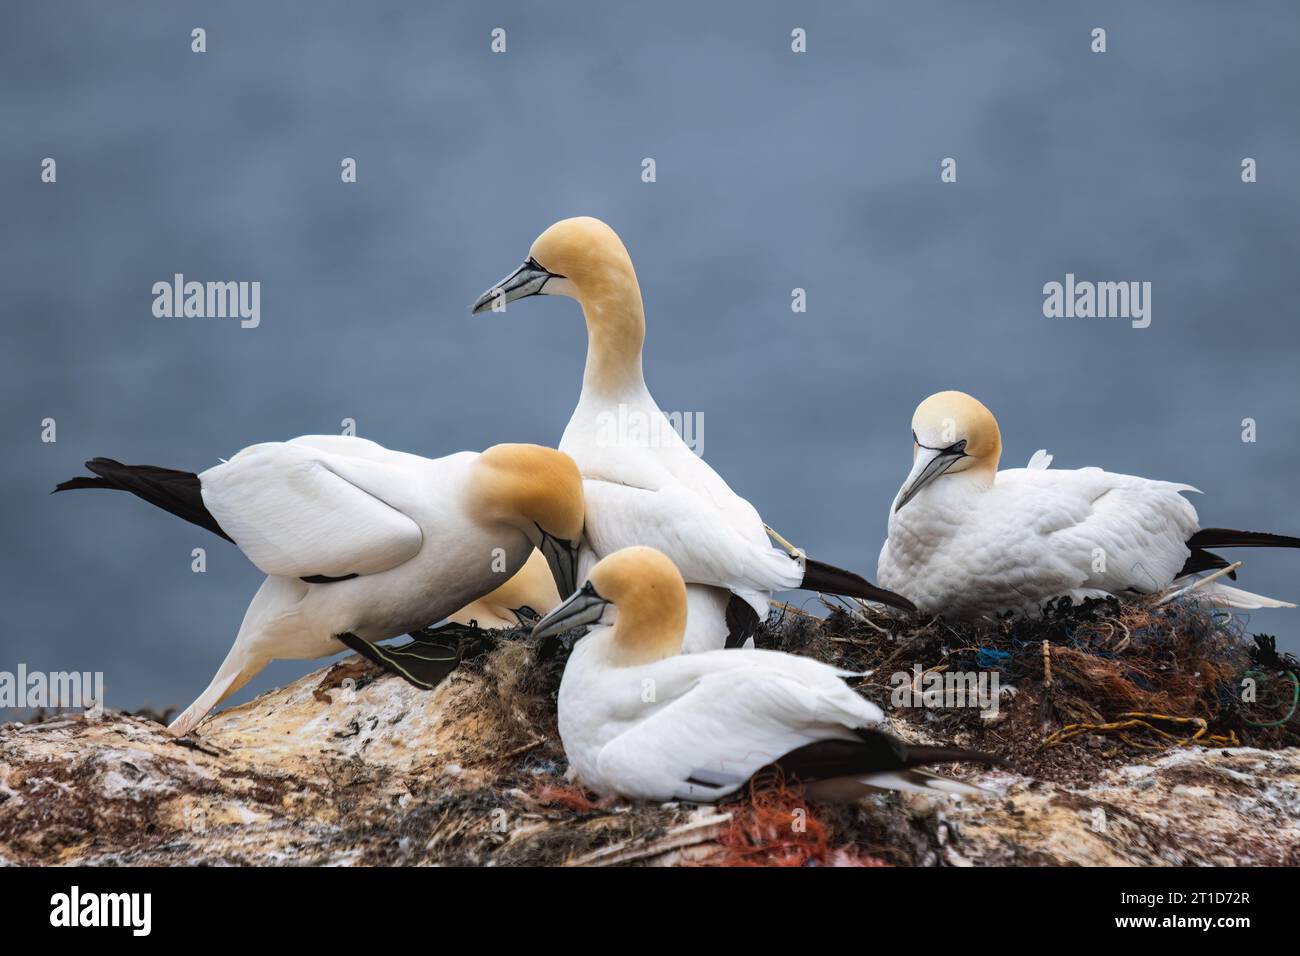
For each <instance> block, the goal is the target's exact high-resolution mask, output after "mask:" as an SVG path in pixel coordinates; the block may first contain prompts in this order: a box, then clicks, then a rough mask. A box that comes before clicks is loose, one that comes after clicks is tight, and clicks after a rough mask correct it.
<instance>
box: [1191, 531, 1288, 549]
mask: <svg viewBox="0 0 1300 956" xmlns="http://www.w3.org/2000/svg"><path fill="white" fill-rule="evenodd" d="M1187 546H1188V547H1189V548H1300V538H1293V537H1291V536H1290V535H1287V534H1269V533H1268V532H1267V531H1234V530H1233V529H1232V528H1202V529H1201V530H1200V531H1198V532H1196V534H1194V535H1192V536H1191V537H1190V538H1188V539H1187Z"/></svg>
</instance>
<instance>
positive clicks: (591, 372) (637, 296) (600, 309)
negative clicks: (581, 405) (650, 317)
mask: <svg viewBox="0 0 1300 956" xmlns="http://www.w3.org/2000/svg"><path fill="white" fill-rule="evenodd" d="M629 272H630V267H629ZM579 301H580V302H581V303H582V314H583V316H584V318H585V319H586V321H587V366H586V368H585V369H584V371H583V373H582V393H583V395H584V396H591V397H596V398H603V397H609V398H620V397H625V396H627V395H632V394H638V393H640V392H644V391H645V390H646V387H645V375H644V373H643V372H642V369H641V347H642V345H644V344H645V311H644V309H643V308H642V305H641V287H640V286H639V285H638V284H637V281H636V274H635V273H631V274H630V275H624V274H617V273H616V274H615V275H613V276H611V277H610V279H609V280H608V281H605V282H601V283H598V284H593V287H592V288H590V289H586V290H584V291H583V294H582V296H581V298H580V300H579Z"/></svg>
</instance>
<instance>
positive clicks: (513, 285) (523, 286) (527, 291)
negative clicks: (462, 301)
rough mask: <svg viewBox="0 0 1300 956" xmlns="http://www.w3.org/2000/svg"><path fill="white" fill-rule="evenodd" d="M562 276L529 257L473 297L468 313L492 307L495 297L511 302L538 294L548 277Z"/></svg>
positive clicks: (475, 312) (560, 277)
mask: <svg viewBox="0 0 1300 956" xmlns="http://www.w3.org/2000/svg"><path fill="white" fill-rule="evenodd" d="M562 278H564V276H560V275H556V274H555V273H554V272H548V271H547V270H545V269H543V268H542V267H541V266H540V265H538V263H537V260H536V259H533V258H531V257H530V258H528V259H526V260H525V261H524V264H523V265H521V266H520V267H519V268H518V269H516V270H515V271H514V272H512V273H510V275H508V276H506V277H505V278H504V279H502V280H501V281H500V282H498V283H497V284H496V285H494V286H493V287H492V288H490V289H488V290H487V291H486V292H484V293H483V294H482V295H481V296H479V297H478V298H477V299H475V300H474V304H473V305H472V306H470V310H469V311H470V314H471V315H478V314H479V313H480V312H483V311H485V310H487V309H490V308H492V303H493V302H495V301H497V299H500V300H501V301H502V302H513V301H515V299H523V298H527V297H528V296H530V295H538V294H540V293H541V291H542V289H543V288H544V287H545V286H546V282H547V280H548V279H562Z"/></svg>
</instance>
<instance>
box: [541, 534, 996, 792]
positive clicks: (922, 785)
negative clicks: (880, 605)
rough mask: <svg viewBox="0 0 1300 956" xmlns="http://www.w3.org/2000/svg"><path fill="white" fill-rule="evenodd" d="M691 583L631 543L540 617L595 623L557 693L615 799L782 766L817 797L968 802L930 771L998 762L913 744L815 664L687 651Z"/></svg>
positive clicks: (596, 776)
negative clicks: (924, 796) (880, 792)
mask: <svg viewBox="0 0 1300 956" xmlns="http://www.w3.org/2000/svg"><path fill="white" fill-rule="evenodd" d="M686 623H687V596H686V584H685V582H684V581H683V580H682V576H681V574H680V573H679V572H678V570H677V568H676V567H675V566H674V565H673V562H672V561H670V560H669V559H668V558H667V557H666V556H665V555H664V554H663V553H661V552H659V551H656V550H655V549H653V548H648V547H631V548H623V549H621V550H619V551H615V552H613V553H612V554H609V555H607V556H606V557H604V558H602V559H601V560H600V561H599V562H597V564H596V566H595V567H594V568H592V571H591V576H590V578H589V579H588V580H587V582H586V583H585V584H584V585H583V586H582V587H581V588H580V589H579V590H578V591H577V592H575V593H574V594H573V595H572V596H570V597H569V598H568V599H567V600H566V601H565V602H564V603H563V604H561V605H560V606H559V607H558V608H556V609H555V610H554V611H552V612H551V613H550V614H549V615H547V616H546V617H545V618H543V619H542V620H541V621H540V622H539V623H538V625H537V627H536V628H535V629H534V631H533V634H534V636H535V637H536V638H537V639H539V640H545V639H549V638H553V637H554V636H555V635H557V634H560V633H563V632H564V631H567V630H570V629H572V628H576V627H578V626H581V625H584V624H585V625H592V627H591V629H590V630H589V631H587V633H586V634H585V635H584V636H582V637H580V638H579V639H578V641H577V643H576V644H575V645H574V647H573V653H572V654H571V655H570V656H569V660H568V663H567V665H566V666H565V669H564V677H563V679H562V680H561V682H560V693H559V700H558V706H559V727H560V738H561V740H562V742H563V744H564V752H565V754H566V755H567V756H568V758H569V764H570V766H571V767H572V769H573V771H574V772H575V773H576V775H577V777H578V779H579V781H580V782H581V783H582V784H583V785H585V786H587V787H589V788H590V789H592V790H595V791H596V792H598V793H601V794H605V795H612V794H618V795H621V796H625V797H633V798H637V799H643V800H691V801H696V802H708V801H712V800H717V799H720V798H722V797H725V796H727V795H728V794H731V793H734V792H735V791H736V790H738V789H739V788H740V787H742V786H743V785H744V784H745V783H746V782H747V781H748V780H749V779H750V778H751V777H752V776H753V775H754V774H755V773H756V772H757V771H758V770H760V769H762V768H763V767H766V766H768V765H773V764H775V765H777V766H779V767H780V768H781V769H782V770H783V771H784V772H785V775H786V777H787V778H793V779H796V780H798V781H799V782H801V783H803V784H804V785H805V786H807V787H808V791H809V796H811V797H813V798H814V799H839V800H844V799H856V798H857V797H859V796H862V795H863V793H865V792H866V791H868V790H871V789H885V790H919V791H927V792H936V791H937V792H947V793H957V794H970V793H978V792H980V791H979V790H978V789H977V788H975V787H972V786H969V785H967V784H964V783H961V782H960V781H957V780H952V779H949V778H946V777H938V776H934V775H933V774H929V773H926V772H924V771H921V770H919V769H917V768H919V767H920V766H922V765H925V764H935V763H948V762H956V761H972V762H979V763H1000V762H1001V761H1000V760H999V759H998V758H996V757H991V756H989V755H986V754H979V753H974V752H971V751H963V750H953V749H949V748H944V747H925V746H915V745H912V744H907V743H904V742H903V741H902V740H900V739H898V738H897V737H895V736H894V735H892V734H891V733H889V730H888V725H887V722H886V720H885V716H884V714H883V712H882V711H881V710H880V708H879V707H877V706H876V705H875V704H873V703H871V702H870V701H868V700H866V699H865V698H863V697H860V696H859V695H858V694H857V693H856V692H855V691H854V690H853V689H852V688H851V687H849V686H848V685H847V684H846V683H844V680H843V678H844V677H848V676H852V675H851V674H850V673H849V672H847V671H842V670H837V669H836V668H833V667H829V666H827V665H825V664H823V663H821V662H820V661H816V660H813V659H812V658H809V657H798V656H795V655H793V654H785V653H781V652H779V651H762V650H751V649H741V650H715V651H701V652H699V653H696V654H685V655H684V654H682V653H681V648H682V638H683V634H684V631H685V629H686Z"/></svg>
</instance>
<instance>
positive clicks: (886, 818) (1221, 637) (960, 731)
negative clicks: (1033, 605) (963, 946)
mask: <svg viewBox="0 0 1300 956" xmlns="http://www.w3.org/2000/svg"><path fill="white" fill-rule="evenodd" d="M823 600H824V601H825V600H826V599H823ZM826 607H827V609H828V610H829V614H828V616H826V617H817V616H813V615H810V614H808V613H806V612H804V611H801V610H799V609H796V608H793V607H790V606H784V607H781V608H780V609H778V610H776V611H774V612H773V614H772V615H771V617H770V618H769V620H768V621H767V622H765V623H764V625H763V626H762V627H761V629H760V631H759V633H758V635H757V637H756V644H757V646H759V647H763V648H770V649H774V650H781V651H785V652H788V653H793V654H801V655H804V656H808V657H813V658H815V659H817V660H820V661H823V662H825V663H828V664H831V665H834V666H836V667H839V668H842V669H844V670H846V671H852V672H854V673H855V674H857V675H861V676H857V677H853V678H849V682H850V683H851V684H853V685H854V686H855V687H856V688H857V690H858V691H859V693H862V694H863V695H864V696H866V697H867V698H869V699H871V700H873V701H875V702H876V703H878V704H879V705H880V706H881V707H882V708H883V709H884V710H885V711H886V712H887V713H889V714H890V715H891V717H892V718H893V719H895V720H896V721H899V722H900V723H901V724H902V727H903V729H904V732H905V733H908V734H909V735H911V736H914V737H916V738H918V739H924V740H928V741H932V742H938V743H948V744H953V745H957V746H961V747H967V748H972V749H977V750H983V751H988V752H992V753H995V754H998V755H1001V756H1003V757H1005V758H1007V759H1008V761H1009V763H1010V764H1011V766H1012V768H1013V769H1015V770H1016V771H1018V772H1020V773H1022V774H1025V775H1027V776H1031V777H1036V778H1038V779H1042V780H1048V781H1053V782H1058V783H1064V784H1089V783H1091V782H1092V781H1094V780H1095V779H1096V775H1097V773H1098V771H1099V769H1100V768H1101V767H1102V766H1105V765H1107V764H1113V765H1120V764H1124V763H1127V762H1129V761H1131V760H1132V759H1133V757H1134V756H1136V755H1138V754H1142V753H1149V752H1151V751H1161V750H1167V749H1169V748H1175V747H1222V746H1236V745H1242V746H1252V747H1260V748H1265V749H1277V748H1283V747H1289V746H1297V745H1300V714H1298V713H1297V706H1296V704H1297V699H1298V698H1300V686H1298V682H1297V678H1298V677H1300V661H1297V660H1296V658H1295V657H1294V656H1292V655H1289V654H1279V653H1278V652H1277V650H1276V644H1275V641H1274V639H1273V638H1272V637H1270V636H1268V635H1255V636H1251V635H1248V634H1247V633H1246V631H1245V628H1244V626H1243V622H1242V619H1241V618H1239V617H1235V616H1234V615H1232V614H1230V613H1228V612H1225V611H1224V610H1223V609H1221V608H1218V607H1213V606H1210V605H1202V604H1198V603H1195V602H1192V601H1183V602H1179V603H1172V604H1167V605H1164V606H1156V605H1155V603H1154V601H1144V602H1125V603H1120V602H1119V601H1116V600H1114V599H1107V600H1089V601H1085V602H1084V603H1082V604H1073V603H1072V602H1071V601H1070V600H1069V599H1068V598H1064V599H1061V600H1059V601H1057V602H1055V603H1053V604H1052V605H1050V606H1049V607H1047V608H1046V609H1045V613H1044V616H1043V617H1042V618H1041V619H1037V620H1027V619H1025V618H1023V617H1013V616H1010V615H1008V616H1006V617H1002V618H997V619H992V618H986V619H980V620H976V621H973V622H963V623H951V622H945V621H943V620H941V619H938V618H929V619H922V618H916V617H913V618H903V617H899V616H895V615H893V614H892V613H886V612H884V611H883V610H877V609H874V608H872V607H869V606H861V605H856V604H855V605H852V606H848V605H835V604H831V603H829V601H827V603H826ZM551 650H552V652H551V653H547V654H539V653H537V652H536V651H534V650H533V649H532V648H530V647H528V646H527V643H526V632H525V631H524V630H518V631H513V632H504V633H502V632H495V633H493V632H478V633H477V634H471V635H469V636H466V637H462V638H461V653H462V657H463V663H462V665H461V667H462V668H463V669H465V670H468V671H471V672H477V673H478V674H480V675H481V676H483V677H484V678H486V679H485V681H484V685H483V686H484V691H483V694H482V696H481V697H480V698H478V699H477V700H476V701H474V702H473V706H474V707H475V708H484V709H485V710H486V711H487V712H489V713H494V717H493V719H494V720H496V721H497V722H498V723H499V724H500V725H502V726H514V727H527V728H528V733H529V734H531V735H533V736H532V737H531V739H532V740H534V741H539V742H540V743H538V744H537V745H536V746H535V747H533V748H532V749H531V750H530V751H529V752H528V754H527V756H526V757H525V758H524V759H523V760H521V761H518V762H517V763H515V767H514V773H513V774H506V777H505V779H507V780H508V781H509V782H510V783H511V784H512V785H514V786H520V787H522V788H524V789H526V790H528V791H529V793H530V798H531V802H532V803H533V806H534V810H535V812H539V813H541V814H542V815H543V816H553V815H555V814H559V815H560V817H566V818H567V817H568V816H573V818H574V819H575V820H577V821H578V822H579V823H581V822H582V821H584V820H587V821H594V820H598V819H600V818H601V817H602V815H604V816H607V815H608V810H607V809H602V808H601V807H600V806H599V805H597V804H596V803H594V802H593V801H592V799H591V797H590V795H587V794H583V793H582V792H581V791H580V790H578V789H576V788H574V787H573V786H571V785H570V784H568V783H566V782H565V781H564V779H563V777H562V776H561V774H562V770H563V768H564V758H563V753H562V751H561V749H560V746H559V737H558V732H557V729H556V727H555V698H556V694H557V692H558V688H559V683H560V679H561V677H562V675H563V670H564V664H565V660H566V657H567V648H566V647H565V646H563V645H561V646H559V647H558V648H552V649H551ZM957 672H961V673H964V674H971V673H975V674H981V673H982V674H986V675H992V674H996V675H997V686H998V687H999V689H1000V692H1001V693H1000V694H999V696H998V717H997V718H996V719H989V717H988V716H987V711H982V710H981V709H980V708H979V707H977V706H959V707H951V706H948V707H945V706H939V707H894V706H892V705H891V704H892V701H893V699H894V697H895V692H896V690H897V688H898V687H899V685H900V676H899V675H902V679H903V680H905V681H906V682H909V683H910V682H912V681H915V680H916V675H917V674H918V673H921V674H927V673H930V674H938V675H943V674H951V673H957ZM971 703H972V704H974V701H973V700H972V701H971ZM495 711H500V712H499V713H495ZM909 727H910V728H911V730H910V731H909V730H908V729H907V728H909ZM507 743H509V744H510V745H511V746H510V747H506V746H505V745H506V744H507ZM520 745H521V744H518V743H517V742H516V741H515V740H514V739H513V738H512V739H511V740H510V741H503V742H502V751H503V752H506V753H510V752H512V751H513V749H514V748H515V747H516V746H520ZM522 745H524V746H526V745H527V741H524V742H523V744H522ZM805 806H806V802H805V801H803V799H802V796H801V795H800V792H799V789H798V786H797V784H795V783H793V782H790V781H785V780H782V779H779V778H774V777H771V776H766V777H763V778H762V779H760V780H759V781H757V783H756V785H755V786H753V787H751V788H748V789H746V790H745V791H744V792H743V793H741V794H738V795H737V796H736V797H734V798H733V799H732V800H730V801H727V802H726V803H724V804H723V805H722V806H720V807H719V810H720V811H721V812H723V813H728V814H730V817H731V820H730V822H729V824H728V825H727V826H726V827H725V828H724V829H723V831H722V832H721V833H720V834H718V835H717V836H716V837H715V839H714V840H713V844H714V846H715V849H714V850H713V851H711V853H710V854H709V855H706V856H705V857H703V858H700V859H698V860H695V861H694V862H696V863H698V864H710V863H714V864H723V865H733V866H734V865H807V864H821V865H827V864H849V865H879V864H881V863H906V862H911V855H912V854H911V852H910V850H908V849H907V843H906V840H904V842H903V843H901V844H900V842H899V836H898V833H896V832H894V831H895V830H896V829H898V827H899V821H898V820H897V819H895V814H894V813H893V810H892V809H891V804H890V803H889V800H888V798H881V799H880V800H877V801H873V802H872V803H871V804H870V805H868V806H855V807H834V808H831V807H818V808H809V809H808V810H806V811H804V812H806V813H807V816H806V817H805V818H804V823H805V826H804V828H803V829H800V830H792V829H791V827H790V820H791V812H792V810H791V808H792V807H793V808H799V807H805ZM557 819H558V817H557ZM676 819H678V820H679V821H680V818H676ZM628 822H629V823H633V822H634V821H633V820H632V818H629V819H628ZM635 822H636V824H637V825H636V826H634V827H633V829H635V830H639V831H640V832H641V833H642V835H643V836H645V835H647V833H648V831H653V830H654V829H655V828H654V826H653V825H650V821H649V820H639V821H635ZM594 832H595V831H591V833H592V834H594ZM556 833H557V836H556V839H559V840H560V842H561V843H563V844H564V845H563V846H559V845H553V846H549V847H546V848H545V851H544V854H543V855H550V854H551V853H557V852H559V853H562V854H563V855H564V856H565V857H566V858H569V859H572V858H573V856H574V855H575V854H581V853H582V852H583V851H585V850H587V849H589V847H588V846H587V845H586V843H585V842H584V841H585V840H586V835H587V834H588V830H587V829H586V828H585V827H584V826H579V827H578V828H577V829H576V830H573V831H572V833H571V834H569V833H565V832H564V831H556ZM561 833H563V834H564V835H563V836H560V835H558V834H561ZM570 836H571V837H572V840H570ZM607 836H608V834H602V835H601V837H602V839H603V838H607ZM590 842H591V845H592V846H594V845H595V843H596V841H595V840H594V839H593V840H592V841H590ZM534 849H537V848H534ZM538 861H539V860H538V859H537V858H533V859H531V860H530V862H538Z"/></svg>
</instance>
